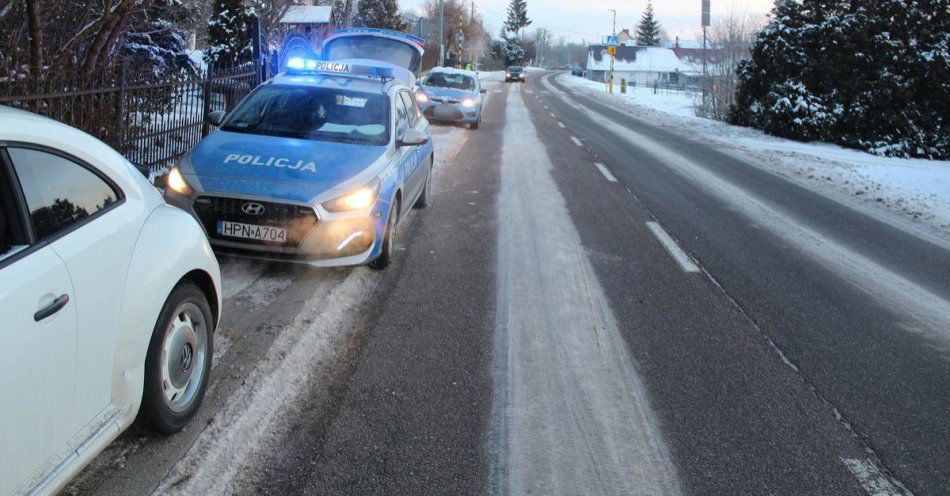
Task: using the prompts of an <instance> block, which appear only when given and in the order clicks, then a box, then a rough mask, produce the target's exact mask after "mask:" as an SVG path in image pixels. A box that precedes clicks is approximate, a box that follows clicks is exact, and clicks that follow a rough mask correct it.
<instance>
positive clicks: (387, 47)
mask: <svg viewBox="0 0 950 496" xmlns="http://www.w3.org/2000/svg"><path fill="white" fill-rule="evenodd" d="M324 57H325V58H326V59H327V60H343V59H372V60H379V61H381V62H388V63H390V64H393V65H397V66H399V67H404V68H406V69H409V70H410V71H415V70H416V69H418V68H419V62H420V60H421V57H420V56H419V52H418V51H417V50H416V49H414V48H412V47H411V46H409V45H408V44H406V43H403V42H401V41H396V40H391V39H388V38H380V37H378V36H347V37H344V38H338V39H336V40H333V41H330V42H329V43H328V44H327V46H326V47H324Z"/></svg>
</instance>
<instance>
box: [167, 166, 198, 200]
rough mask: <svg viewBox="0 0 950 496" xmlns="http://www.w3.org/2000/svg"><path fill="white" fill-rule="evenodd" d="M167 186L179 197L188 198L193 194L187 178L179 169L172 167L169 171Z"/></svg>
mask: <svg viewBox="0 0 950 496" xmlns="http://www.w3.org/2000/svg"><path fill="white" fill-rule="evenodd" d="M165 185H167V186H168V188H169V189H171V190H172V191H174V192H175V193H178V194H179V195H185V196H188V195H190V194H191V192H192V189H191V186H188V182H187V181H185V176H183V175H182V174H181V171H180V170H179V169H178V167H172V170H170V171H168V175H167V176H166V177H165Z"/></svg>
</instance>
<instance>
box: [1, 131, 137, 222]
mask: <svg viewBox="0 0 950 496" xmlns="http://www.w3.org/2000/svg"><path fill="white" fill-rule="evenodd" d="M9 153H10V159H11V160H12V161H13V168H14V170H15V171H16V175H17V178H18V179H19V180H20V186H21V187H22V189H23V195H24V196H25V197H26V204H27V207H28V208H29V210H30V218H31V219H32V221H33V228H34V230H35V231H36V238H37V239H39V240H42V239H45V238H48V237H50V236H52V235H54V234H56V233H58V232H60V231H62V230H64V229H68V228H69V227H70V226H72V225H74V224H76V223H78V222H80V221H82V220H83V219H85V218H86V217H89V216H92V215H95V214H96V213H97V212H99V211H101V210H104V209H106V208H108V207H109V206H110V205H112V204H113V203H115V202H116V201H118V198H119V195H118V193H116V191H115V190H113V189H112V187H111V186H110V185H109V184H108V183H106V182H105V181H104V180H103V179H102V178H100V177H99V176H97V175H96V174H94V173H93V172H92V171H90V170H89V169H86V168H85V167H83V166H81V165H79V164H77V163H76V162H73V161H71V160H68V159H66V158H63V157H60V156H59V155H54V154H52V153H47V152H42V151H39V150H31V149H26V148H10V149H9Z"/></svg>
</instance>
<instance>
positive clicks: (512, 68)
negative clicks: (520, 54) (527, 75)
mask: <svg viewBox="0 0 950 496" xmlns="http://www.w3.org/2000/svg"><path fill="white" fill-rule="evenodd" d="M523 70H524V69H522V68H521V67H518V66H511V67H509V68H508V72H521V71H523Z"/></svg>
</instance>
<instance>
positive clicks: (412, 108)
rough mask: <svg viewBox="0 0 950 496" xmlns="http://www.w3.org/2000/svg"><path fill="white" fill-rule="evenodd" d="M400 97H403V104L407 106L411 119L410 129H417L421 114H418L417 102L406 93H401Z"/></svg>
mask: <svg viewBox="0 0 950 496" xmlns="http://www.w3.org/2000/svg"><path fill="white" fill-rule="evenodd" d="M399 95H400V96H401V97H402V102H403V103H404V104H405V105H406V114H407V115H408V117H409V127H416V124H417V123H418V122H419V113H418V112H416V110H417V108H416V104H415V102H414V101H413V99H412V97H411V96H409V93H408V92H406V91H400V92H399Z"/></svg>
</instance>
